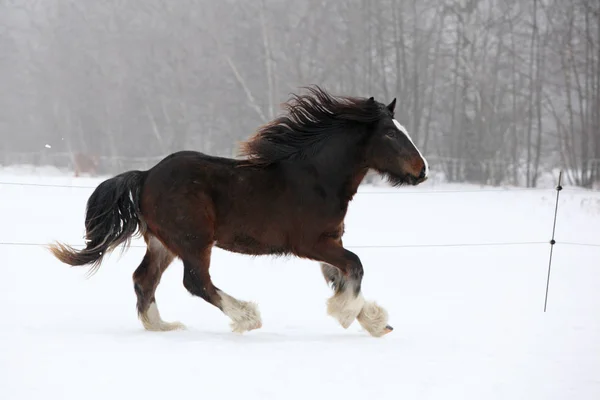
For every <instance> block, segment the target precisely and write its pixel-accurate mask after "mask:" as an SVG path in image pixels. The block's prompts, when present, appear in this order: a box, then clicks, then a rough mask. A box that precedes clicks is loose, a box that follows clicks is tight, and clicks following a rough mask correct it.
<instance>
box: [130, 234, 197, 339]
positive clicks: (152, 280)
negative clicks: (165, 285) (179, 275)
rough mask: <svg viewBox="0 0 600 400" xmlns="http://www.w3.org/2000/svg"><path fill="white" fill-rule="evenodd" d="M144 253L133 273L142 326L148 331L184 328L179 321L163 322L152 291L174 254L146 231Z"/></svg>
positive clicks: (154, 289) (154, 290)
mask: <svg viewBox="0 0 600 400" xmlns="http://www.w3.org/2000/svg"><path fill="white" fill-rule="evenodd" d="M144 239H145V240H146V244H147V246H148V247H147V250H146V255H145V256H144V259H143V260H142V262H141V264H140V265H139V267H138V268H137V269H136V270H135V272H134V273H133V287H134V289H135V294H136V295H137V311H138V316H139V318H140V321H141V322H142V324H143V325H144V328H145V329H146V330H149V331H171V330H174V329H184V328H185V326H184V325H183V324H181V323H180V322H165V321H163V320H162V318H161V317H160V313H159V312H158V307H157V306H156V299H155V297H154V293H155V292H156V288H157V287H158V284H159V283H160V278H161V276H162V274H163V272H164V271H165V270H166V269H167V267H168V266H169V265H170V264H171V262H172V261H173V259H174V258H175V256H174V255H173V253H171V252H170V251H169V250H168V249H167V248H166V247H165V246H164V245H163V244H162V243H161V242H160V241H159V240H158V239H157V238H156V237H154V236H153V235H152V234H150V233H147V234H146V235H145V236H144Z"/></svg>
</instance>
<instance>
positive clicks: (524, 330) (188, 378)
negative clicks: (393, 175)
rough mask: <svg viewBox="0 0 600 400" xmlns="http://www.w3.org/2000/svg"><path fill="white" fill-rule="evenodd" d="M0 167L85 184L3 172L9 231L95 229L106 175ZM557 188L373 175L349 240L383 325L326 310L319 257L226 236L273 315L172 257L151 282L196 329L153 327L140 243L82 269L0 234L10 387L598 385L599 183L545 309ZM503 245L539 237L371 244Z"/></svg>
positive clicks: (430, 392)
mask: <svg viewBox="0 0 600 400" xmlns="http://www.w3.org/2000/svg"><path fill="white" fill-rule="evenodd" d="M0 182H13V183H17V182H29V183H41V184H53V185H54V184H60V185H74V186H77V187H47V186H43V187H38V186H21V185H4V184H0V199H1V203H0V242H12V243H15V242H18V243H33V244H35V243H47V242H50V241H53V240H62V241H68V242H71V243H81V242H82V236H83V213H84V210H85V202H86V200H87V197H88V196H89V195H90V193H91V192H92V190H93V189H92V188H86V187H85V186H94V185H96V184H98V183H99V182H100V179H97V178H89V177H88V178H73V177H72V176H69V175H68V174H65V173H64V172H62V171H57V170H52V169H46V170H43V171H41V172H40V170H35V169H33V168H28V169H25V170H23V169H18V168H10V169H9V168H5V169H1V170H0ZM81 186H84V187H81ZM432 190H433V191H436V192H435V193H431V191H432ZM383 192H385V193H383ZM555 196H556V192H555V191H554V189H553V187H552V186H548V187H547V188H546V189H541V190H508V189H507V190H502V189H500V190H498V189H494V188H485V187H484V188H482V187H478V186H469V185H444V184H439V183H434V182H426V183H424V184H423V185H421V186H419V187H417V188H413V187H405V188H400V189H390V188H386V187H383V186H382V187H379V186H377V187H373V186H369V187H362V188H361V190H360V193H359V194H357V196H356V198H355V200H354V201H353V202H352V204H351V206H350V211H349V215H348V219H347V233H346V236H345V244H346V245H347V246H348V247H349V248H350V249H351V250H352V251H355V252H356V253H357V254H358V255H359V256H360V257H361V259H362V261H363V264H364V266H365V278H364V284H363V288H364V293H365V297H366V298H367V300H376V301H377V302H378V303H380V304H381V305H383V306H384V307H385V308H386V309H387V310H388V312H389V313H390V323H391V325H393V327H394V328H395V330H394V331H393V332H392V333H390V334H389V335H387V336H385V337H383V338H378V339H376V338H372V337H370V336H368V335H367V334H366V333H365V332H363V331H361V329H360V326H359V325H358V324H357V323H355V324H353V325H352V326H351V327H350V328H349V329H348V330H344V329H342V328H341V327H339V326H338V325H337V324H336V322H335V321H334V320H333V319H332V318H330V317H329V316H327V315H326V313H325V301H326V299H327V297H328V296H329V295H330V290H329V289H328V288H327V287H326V285H325V283H324V281H323V278H322V277H321V275H320V270H319V268H318V265H317V264H316V263H313V262H309V261H304V260H297V259H293V258H290V259H282V258H268V257H245V256H242V255H236V254H231V253H227V252H225V251H221V250H218V249H217V250H215V251H214V255H213V262H212V269H211V274H212V276H213V278H214V281H215V283H216V285H217V286H219V287H220V288H222V289H223V290H224V291H226V292H227V293H229V294H231V295H232V296H235V297H237V298H239V299H242V300H252V301H255V302H257V303H258V305H259V307H260V310H261V314H262V317H263V328H261V329H259V330H256V331H252V332H249V333H246V334H244V335H238V334H234V333H232V332H230V331H229V321H228V319H227V318H226V317H225V316H224V315H223V314H222V313H221V312H220V311H218V310H217V309H216V308H214V307H213V306H210V305H208V304H207V303H205V302H204V301H202V300H200V299H198V298H194V297H192V296H191V295H189V294H188V293H187V292H186V290H185V289H184V288H183V286H182V283H181V280H182V266H181V263H180V262H176V263H174V264H173V265H172V266H171V267H170V268H169V269H168V270H167V272H166V273H165V274H164V275H163V279H162V282H161V285H160V286H159V288H158V291H157V295H156V297H157V302H158V306H159V309H160V312H161V314H162V316H163V318H164V319H165V320H167V321H174V320H178V321H181V322H183V323H184V324H186V325H187V327H188V330H187V331H174V332H145V331H144V330H143V329H142V326H141V324H140V323H139V321H138V320H137V316H136V311H135V294H134V292H133V287H132V281H131V274H132V273H133V271H134V269H135V267H136V266H137V264H138V263H139V262H140V260H141V257H142V255H143V251H144V249H143V248H140V247H133V248H131V249H129V251H128V252H126V253H125V254H123V255H122V256H120V255H119V252H116V253H113V255H112V256H110V257H109V258H108V259H107V260H106V261H105V263H104V264H103V266H102V268H101V269H100V270H99V271H98V273H97V274H96V275H94V276H93V277H91V278H89V279H87V278H86V277H85V274H86V272H87V270H86V269H77V268H69V267H67V266H65V265H63V264H60V263H59V262H58V261H57V260H55V259H53V258H52V257H51V256H50V254H49V252H47V251H46V250H45V249H44V248H43V247H40V246H23V245H0V260H1V264H0V313H1V315H2V318H1V319H0V399H3V400H20V399H38V398H44V399H103V400H105V399H109V398H110V399H134V398H143V399H164V398H183V397H186V398H212V399H214V398H218V399H228V398H244V399H308V398H310V397H315V398H319V399H325V398H329V399H332V398H335V399H337V398H340V399H342V398H343V399H371V398H372V399H444V400H447V399H511V400H512V399H528V400H531V399H544V400H547V399H578V400H584V399H590V400H592V399H599V398H600V290H598V285H599V284H600V263H599V262H598V260H600V247H593V246H575V245H566V244H562V243H561V242H579V243H590V244H592V243H600V235H599V233H600V193H598V192H588V191H584V190H576V189H574V188H569V187H566V189H565V190H564V191H562V192H561V201H560V206H559V215H558V222H557V228H556V229H557V233H556V240H557V245H556V247H555V249H554V261H553V267H552V275H551V283H550V295H549V301H548V311H547V312H546V313H544V312H543V303H544V293H545V288H546V274H547V267H548V256H549V244H548V241H549V239H550V235H551V231H552V218H553V213H554V200H555ZM492 242H535V243H536V244H528V245H504V246H480V247H463V246H455V247H402V248H392V247H387V248H380V247H361V246H369V245H373V246H386V245H423V244H466V243H492ZM134 244H135V245H139V244H140V242H139V241H135V242H134Z"/></svg>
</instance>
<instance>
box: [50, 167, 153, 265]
mask: <svg viewBox="0 0 600 400" xmlns="http://www.w3.org/2000/svg"><path fill="white" fill-rule="evenodd" d="M145 177H146V172H143V171H129V172H124V173H122V174H120V175H117V176H115V177H113V178H110V179H107V180H105V181H104V182H102V183H101V184H100V185H98V187H97V188H96V189H95V190H94V192H93V193H92V195H91V196H90V198H89V199H88V202H87V208H86V215H85V230H86V235H85V239H86V247H85V248H84V249H82V250H76V249H74V248H73V247H71V246H69V245H65V244H62V243H55V244H53V245H51V246H50V251H51V252H52V254H54V256H55V257H56V258H58V259H59V260H60V261H62V262H63V263H65V264H69V265H72V266H79V265H88V264H89V265H90V266H91V273H93V272H95V271H96V270H97V269H98V268H99V267H100V264H101V263H102V259H103V257H104V256H105V255H106V253H109V252H111V251H112V250H114V249H115V248H116V247H117V246H119V245H121V244H123V243H125V247H128V246H129V244H130V241H131V238H132V237H133V236H134V234H136V231H138V230H139V232H138V233H143V231H145V229H146V226H145V223H144V221H143V219H142V218H141V214H140V207H139V203H140V197H141V192H142V187H143V185H144V180H145ZM123 250H125V249H123Z"/></svg>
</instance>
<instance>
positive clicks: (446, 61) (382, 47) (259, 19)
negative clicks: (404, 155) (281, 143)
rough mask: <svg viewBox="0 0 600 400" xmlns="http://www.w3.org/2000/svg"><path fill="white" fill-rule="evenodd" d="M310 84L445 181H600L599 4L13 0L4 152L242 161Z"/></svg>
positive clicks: (105, 165) (1, 107)
mask: <svg viewBox="0 0 600 400" xmlns="http://www.w3.org/2000/svg"><path fill="white" fill-rule="evenodd" d="M311 84H318V85H321V86H323V87H324V88H326V89H327V90H329V91H332V92H333V93H334V94H342V95H353V96H363V97H369V96H374V97H375V98H376V99H377V100H379V101H381V102H384V103H385V102H389V101H390V100H392V99H393V98H394V97H396V98H398V103H397V107H396V109H397V119H398V120H399V121H400V122H401V123H402V124H403V125H405V126H406V127H407V128H408V130H409V132H410V134H411V136H412V137H413V139H414V140H415V141H416V143H417V145H418V146H419V147H420V148H421V150H422V152H423V153H424V154H425V155H426V157H427V158H428V159H429V160H431V161H430V164H431V166H432V169H434V170H436V171H438V172H441V173H443V175H444V179H445V180H447V181H451V182H473V183H486V184H492V185H499V184H510V185H519V186H527V187H535V186H536V185H537V184H538V180H539V179H540V176H542V174H543V173H544V172H548V171H552V170H555V169H557V168H564V169H565V170H566V173H567V178H568V180H569V182H571V183H573V184H576V185H580V186H584V187H591V186H593V185H594V183H596V185H597V184H598V182H599V181H600V0H377V1H368V0H344V1H339V0H338V1H336V0H305V1H291V0H256V1H244V0H220V1H216V0H212V1H210V0H178V1H170V0H128V1H124V0H103V1H98V0H44V1H39V0H13V1H10V0H0V93H1V96H0V139H2V140H1V143H2V145H1V146H0V164H4V165H6V164H12V163H46V164H54V165H57V166H68V165H72V163H73V162H75V161H74V160H76V158H77V157H83V159H88V160H89V159H93V160H94V161H93V162H94V163H96V166H97V172H100V173H107V172H110V173H115V172H119V171H120V170H122V169H124V168H147V167H149V166H150V165H152V164H153V163H154V162H156V160H158V159H160V158H161V157H162V156H164V155H166V154H169V153H171V152H174V151H178V150H182V149H194V150H200V151H203V152H206V153H210V154H215V155H222V156H235V155H236V152H237V144H238V142H239V141H241V140H244V139H245V138H247V137H248V136H250V135H251V134H252V133H253V132H254V130H255V129H256V128H257V127H258V126H260V125H261V124H263V123H265V122H267V121H268V120H270V119H272V118H274V117H275V116H276V115H277V114H278V113H279V112H280V104H281V103H282V102H284V101H286V100H287V99H288V98H289V95H290V93H293V92H298V91H299V88H300V87H302V86H307V85H311ZM46 145H49V146H50V148H47V147H45V146H46ZM65 155H66V156H65Z"/></svg>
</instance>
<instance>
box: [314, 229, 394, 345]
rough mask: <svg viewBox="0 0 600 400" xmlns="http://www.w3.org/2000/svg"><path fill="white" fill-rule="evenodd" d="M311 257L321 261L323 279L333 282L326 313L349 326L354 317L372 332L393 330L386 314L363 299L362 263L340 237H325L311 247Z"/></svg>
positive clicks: (378, 333)
mask: <svg viewBox="0 0 600 400" xmlns="http://www.w3.org/2000/svg"><path fill="white" fill-rule="evenodd" d="M313 252H314V258H315V259H317V260H319V261H320V262H321V269H322V272H323V275H324V276H325V279H326V280H327V281H328V282H330V283H331V284H332V286H333V290H334V295H333V296H332V297H331V298H329V299H328V301H327V313H328V314H329V315H331V316H332V317H334V318H335V319H336V320H338V322H339V323H340V324H341V325H342V326H343V327H344V328H348V327H349V326H350V325H351V324H352V322H354V320H355V319H358V322H359V323H360V325H361V326H362V327H363V328H364V329H365V330H366V331H367V332H369V333H370V334H371V335H372V336H376V337H379V336H383V335H385V334H386V333H389V332H391V331H392V327H391V326H389V325H388V323H387V321H388V314H387V312H386V311H385V309H383V308H382V307H380V306H379V305H377V304H376V303H374V302H367V301H365V300H364V298H363V295H362V291H361V284H362V277H363V266H362V263H361V261H360V258H359V257H358V256H357V255H356V254H354V253H352V252H351V251H348V250H346V249H345V248H344V247H343V245H342V242H341V240H335V239H325V240H324V241H321V242H319V243H318V245H317V246H315V247H314V249H313Z"/></svg>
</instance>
